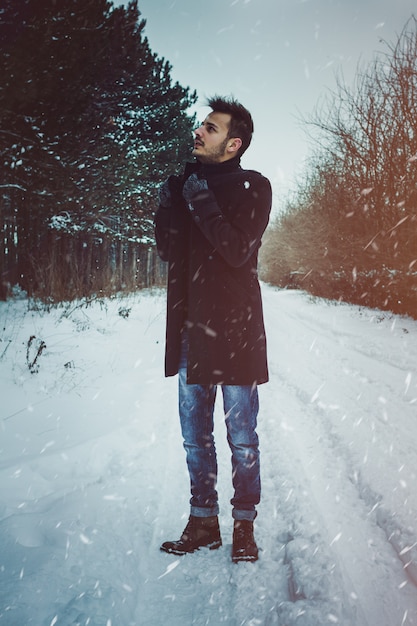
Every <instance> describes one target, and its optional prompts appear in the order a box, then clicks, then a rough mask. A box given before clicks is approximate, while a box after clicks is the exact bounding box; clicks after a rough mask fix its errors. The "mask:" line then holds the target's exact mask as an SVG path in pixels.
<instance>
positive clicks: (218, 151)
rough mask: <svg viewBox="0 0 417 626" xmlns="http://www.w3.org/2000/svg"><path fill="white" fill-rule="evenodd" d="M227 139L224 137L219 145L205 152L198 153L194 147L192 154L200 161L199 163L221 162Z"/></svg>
mask: <svg viewBox="0 0 417 626" xmlns="http://www.w3.org/2000/svg"><path fill="white" fill-rule="evenodd" d="M228 141H229V139H228V138H226V139H225V140H224V141H223V142H222V143H221V144H220V145H218V146H216V148H212V149H211V150H209V151H208V152H206V153H205V154H198V151H196V149H195V148H194V150H193V154H194V156H195V157H196V158H197V159H198V161H200V163H208V164H213V163H221V161H222V157H224V155H225V152H226V148H227V142H228Z"/></svg>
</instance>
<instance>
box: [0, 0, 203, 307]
mask: <svg viewBox="0 0 417 626" xmlns="http://www.w3.org/2000/svg"><path fill="white" fill-rule="evenodd" d="M145 24H146V22H145V20H143V19H141V15H140V11H139V9H138V5H137V2H135V1H134V2H130V3H129V4H128V5H127V6H126V7H125V6H119V7H117V8H115V7H114V6H113V5H112V3H110V2H107V1H106V0H71V1H68V2H56V1H55V0H19V2H16V1H15V0H2V2H1V5H0V169H1V178H0V232H1V237H2V246H1V249H0V272H1V278H2V279H1V282H0V297H3V298H4V297H6V296H7V293H8V290H9V289H10V287H12V286H14V285H17V284H18V285H19V286H20V288H21V289H24V290H25V291H26V292H27V293H29V294H31V295H37V296H39V297H42V298H48V299H49V300H52V301H55V300H60V299H69V298H73V297H80V296H84V295H91V294H92V293H98V294H100V293H109V292H112V291H117V290H119V289H123V288H125V289H134V288H136V287H138V286H141V285H148V284H151V283H152V282H155V281H158V280H163V274H164V267H163V266H162V265H161V264H160V263H159V262H158V259H157V257H156V255H155V252H154V245H153V225H152V220H153V213H154V210H155V201H156V193H155V190H156V188H157V187H158V186H159V184H160V182H161V180H163V179H164V178H165V177H166V175H167V172H168V171H170V170H171V171H172V169H173V168H176V167H177V166H178V165H179V164H180V163H182V162H183V161H184V159H185V158H186V157H187V154H188V150H189V145H190V137H191V133H192V129H193V127H194V121H195V120H194V117H193V116H190V114H189V113H188V111H189V109H190V106H191V105H192V104H194V103H195V101H196V94H195V92H192V91H190V89H189V88H188V87H186V88H184V87H182V86H181V85H179V84H178V83H174V82H173V81H172V79H171V66H170V64H169V62H168V61H166V60H165V59H163V58H159V57H158V56H157V55H156V54H155V53H153V52H152V50H151V48H150V45H149V42H148V40H147V38H146V37H145V34H144V28H145Z"/></svg>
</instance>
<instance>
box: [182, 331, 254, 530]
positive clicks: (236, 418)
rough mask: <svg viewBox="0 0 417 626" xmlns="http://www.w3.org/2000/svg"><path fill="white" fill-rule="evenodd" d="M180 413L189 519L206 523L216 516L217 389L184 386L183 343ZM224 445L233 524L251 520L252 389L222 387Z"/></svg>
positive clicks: (252, 465) (252, 492) (252, 471)
mask: <svg viewBox="0 0 417 626" xmlns="http://www.w3.org/2000/svg"><path fill="white" fill-rule="evenodd" d="M178 378H179V413H180V421H181V431H182V436H183V439H184V448H185V451H186V457H187V466H188V472H189V475H190V483H191V500H190V504H191V511H190V512H191V515H195V516H196V517H209V516H211V515H217V514H218V512H219V505H218V497H217V491H216V483H217V456H216V447H215V442H214V437H213V427H214V420H213V413H214V402H215V399H216V390H217V386H216V385H189V384H187V382H186V380H187V366H186V342H184V346H183V353H182V356H181V362H180V369H179V374H178ZM221 388H222V392H223V408H224V413H225V420H226V428H227V441H228V443H229V446H230V450H231V452H232V480H233V487H234V497H233V498H232V500H231V504H232V506H233V510H232V515H233V518H234V519H236V520H251V521H253V520H254V519H255V517H256V510H255V505H257V504H259V501H260V493H261V481H260V465H259V441H258V435H257V434H256V430H255V429H256V424H257V416H258V411H259V400H258V390H257V387H256V386H250V385H248V386H236V385H221Z"/></svg>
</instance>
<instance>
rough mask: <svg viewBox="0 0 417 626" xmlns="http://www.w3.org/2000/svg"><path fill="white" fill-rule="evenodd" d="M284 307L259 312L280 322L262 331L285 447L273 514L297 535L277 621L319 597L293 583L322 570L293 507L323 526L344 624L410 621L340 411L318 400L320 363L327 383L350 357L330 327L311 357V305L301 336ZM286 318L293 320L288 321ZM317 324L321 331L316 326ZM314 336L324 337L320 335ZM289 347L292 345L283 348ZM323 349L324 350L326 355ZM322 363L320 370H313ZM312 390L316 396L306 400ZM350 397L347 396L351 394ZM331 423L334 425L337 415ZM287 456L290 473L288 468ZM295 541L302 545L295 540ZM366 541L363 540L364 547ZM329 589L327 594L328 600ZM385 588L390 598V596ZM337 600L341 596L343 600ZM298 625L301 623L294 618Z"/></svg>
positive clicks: (405, 588)
mask: <svg viewBox="0 0 417 626" xmlns="http://www.w3.org/2000/svg"><path fill="white" fill-rule="evenodd" d="M275 305H277V301H275ZM283 309H284V310H283V311H281V310H280V309H279V308H278V306H275V311H273V310H271V309H268V308H267V309H266V310H267V311H268V316H269V317H270V318H271V320H272V318H273V317H274V313H275V315H276V319H280V325H279V326H277V324H276V322H275V325H274V327H273V328H271V330H270V332H269V333H268V330H267V334H268V337H269V352H270V354H271V352H272V354H273V356H272V358H270V361H271V374H272V375H271V383H270V385H271V387H269V389H268V391H267V392H266V393H271V395H273V396H274V399H273V400H272V402H271V401H269V403H268V404H269V405H270V406H278V407H280V409H279V415H280V420H281V429H282V436H283V440H284V441H285V448H282V447H280V448H279V452H278V453H277V451H276V456H277V468H278V469H277V476H279V475H280V473H281V475H282V476H283V477H284V478H282V479H281V480H282V481H283V484H285V486H286V488H287V489H288V495H287V497H286V498H285V497H283V498H281V502H279V503H278V504H277V509H278V511H280V512H281V515H283V516H284V517H285V516H286V517H287V520H288V524H289V525H291V523H292V524H293V534H294V536H295V537H296V539H295V542H294V541H291V542H290V543H289V544H288V547H289V549H287V564H288V567H289V577H290V587H291V591H292V597H293V599H294V600H296V602H295V603H294V607H293V609H294V611H293V613H291V611H290V615H289V616H288V614H287V616H286V617H285V618H284V619H286V620H288V623H292V621H291V619H294V620H295V618H296V616H297V615H299V614H297V611H299V612H300V611H301V612H302V611H306V607H305V606H303V604H301V605H300V602H301V603H303V602H304V604H305V602H306V600H305V598H304V596H306V595H307V596H308V600H309V602H307V607H308V609H309V611H310V613H311V611H312V610H313V608H312V607H313V606H314V605H315V604H317V597H320V593H319V590H318V589H316V590H315V591H314V589H312V588H311V585H310V589H309V587H308V585H307V589H309V590H308V591H307V592H306V590H305V589H304V587H303V584H304V583H303V582H300V578H301V579H304V581H306V580H308V581H309V582H311V580H320V571H322V566H320V565H318V569H316V570H315V569H314V568H315V565H314V559H313V558H310V557H309V553H311V552H312V551H313V552H314V551H316V553H317V550H318V546H317V545H316V538H317V536H320V535H316V534H315V532H312V531H311V529H309V528H308V526H309V524H306V522H305V520H303V519H302V518H301V517H300V515H301V514H300V511H299V508H300V509H301V510H302V509H304V510H309V509H310V508H312V513H311V520H310V524H311V525H313V526H315V527H317V526H320V524H321V525H322V529H323V530H322V537H325V538H326V539H325V543H326V544H327V547H330V548H331V551H330V555H331V556H329V558H330V564H332V563H336V564H338V563H339V564H340V568H341V573H342V578H344V579H345V585H344V587H345V589H347V590H350V592H349V593H350V594H351V597H350V598H348V602H346V597H345V598H344V602H345V609H346V611H347V613H349V611H350V613H351V617H350V619H351V622H349V623H352V624H355V626H356V625H358V624H360V625H362V624H368V623H369V626H373V624H374V623H378V625H381V626H382V625H386V626H392V624H395V623H398V624H401V623H407V624H410V625H411V624H414V623H417V621H416V620H417V618H416V617H415V615H417V607H416V604H415V601H414V598H413V597H412V596H413V592H412V589H411V587H410V585H409V580H407V575H406V574H405V573H404V571H403V567H402V563H400V562H399V561H398V559H397V558H396V557H395V555H394V553H393V551H392V549H391V545H390V544H389V543H388V542H387V538H386V533H385V532H381V528H380V527H381V517H378V513H377V514H375V512H374V511H373V510H372V509H374V508H375V502H374V501H373V499H372V497H371V495H370V494H371V493H372V492H371V490H370V489H369V487H368V486H367V485H366V484H364V482H363V478H362V482H361V481H359V480H358V479H356V480H355V476H356V477H357V476H358V475H359V474H358V472H357V466H358V463H357V461H356V463H355V459H353V458H352V445H351V443H352V442H350V441H349V440H343V439H342V437H341V436H338V435H337V434H336V431H335V429H334V428H332V424H334V415H335V414H337V413H338V411H339V409H340V406H337V405H334V404H331V403H330V404H329V403H327V404H324V403H323V402H321V401H320V395H321V394H320V389H321V388H322V387H321V388H320V385H322V383H321V382H320V376H322V377H323V376H325V375H326V374H328V373H329V368H328V367H327V368H326V367H325V362H326V361H327V362H328V361H331V362H332V363H333V367H332V370H331V371H332V372H334V373H335V375H334V376H332V379H333V380H332V382H334V381H337V372H338V364H339V363H340V362H341V361H343V360H344V359H346V357H347V356H348V358H349V359H350V358H351V352H349V351H346V350H343V349H342V348H341V346H340V337H339V338H338V339H337V340H335V338H334V337H332V331H331V329H329V336H326V335H325V334H324V339H323V337H320V351H319V350H317V351H312V350H311V349H309V346H310V347H311V345H312V343H313V341H315V340H316V336H317V333H316V328H315V322H316V320H315V319H314V307H313V308H312V319H311V320H307V322H306V320H303V323H304V326H305V328H309V329H310V330H309V332H304V333H303V332H301V333H300V332H299V329H300V325H299V316H298V315H297V311H296V310H291V309H290V308H286V307H285V303H284V307H283ZM304 311H305V309H304ZM289 313H292V314H293V317H292V318H291V317H290V316H289ZM319 326H320V327H322V324H320V325H319ZM271 327H272V324H271ZM295 331H296V332H295ZM320 332H321V334H323V333H322V330H320ZM289 341H290V342H291V343H290V350H289V348H288V342H289ZM323 345H325V350H324V349H323ZM283 346H284V352H285V351H287V354H284V359H282V352H283V350H282V347H283ZM271 348H272V350H271ZM290 351H291V354H290ZM320 352H321V353H322V354H324V356H323V357H320ZM289 354H290V364H289V365H290V366H289V367H286V365H288V363H287V362H286V360H285V357H286V356H288V355H289ZM280 357H281V358H280ZM323 359H324V360H323ZM321 361H323V363H321ZM348 362H349V361H348ZM362 363H363V361H362ZM321 364H322V366H323V369H322V370H320V365H321ZM369 364H372V359H370V360H369V362H368V363H367V364H366V365H365V373H366V372H367V367H368V366H369ZM352 369H357V361H356V360H355V359H354V358H353V366H352ZM314 386H316V390H317V389H318V390H319V391H317V392H316V393H314V394H312V390H313V388H314ZM272 388H274V390H273V391H271V390H272ZM351 391H354V390H352V389H351ZM348 405H350V406H351V405H352V402H351V398H349V401H348ZM330 416H331V417H332V418H333V422H332V420H331V419H330ZM337 418H338V419H340V417H339V415H337ZM274 428H275V426H274V427H273V428H271V432H270V434H271V436H272V435H273V429H274ZM279 445H280V444H279V443H278V446H279ZM289 450H290V451H291V453H290V454H289V453H288V451H289ZM281 456H282V458H284V459H286V462H284V463H282V461H281ZM291 456H292V457H293V462H292V466H293V467H291ZM295 467H296V469H295ZM300 468H302V474H303V475H304V477H305V484H304V485H302V484H300V483H298V484H297V480H296V476H297V474H298V472H299V471H300ZM292 473H293V474H294V475H292ZM309 498H311V501H309ZM291 500H296V501H298V504H295V505H293V506H292V505H290V504H289V503H290V501H291ZM283 501H284V502H283ZM381 510H383V509H381ZM314 519H316V520H321V522H318V521H316V522H315V523H314V522H313V520H314ZM391 519H392V518H391ZM352 520H354V524H353V528H349V526H350V525H352ZM384 530H386V529H385V528H384ZM300 535H301V537H302V541H301V543H300V542H299V541H298V538H299V537H300ZM326 535H327V537H326ZM311 537H313V538H314V539H313V540H312V544H313V546H311V545H310V543H311V541H310V543H309V541H306V538H307V539H310V540H311ZM365 537H367V538H368V541H365V542H364V538H365ZM391 540H392V539H391ZM320 541H321V540H320ZM320 541H319V545H320V546H321V548H322V547H323V541H321V543H320ZM303 542H304V543H303ZM405 543H406V545H405V546H403V544H401V545H402V546H403V547H402V550H404V555H406V554H408V553H409V552H410V550H408V549H407V548H409V547H410V546H411V547H412V543H411V544H410V542H409V541H408V538H406V539H405ZM400 547H401V546H400ZM321 548H320V549H321ZM364 555H366V557H364ZM303 572H304V573H303ZM365 572H366V574H365ZM328 580H329V578H328ZM336 586H337V585H336ZM330 587H331V586H330ZM330 587H329V590H328V591H329V593H328V596H331V595H332V594H333V591H331V590H330ZM398 587H400V588H402V590H401V593H402V594H403V598H402V601H400V602H399V603H398V602H397V600H398V595H399V591H398ZM391 590H392V593H390V592H391ZM322 591H323V590H322ZM339 591H340V590H339ZM401 593H400V595H401ZM340 595H341V596H343V594H340ZM321 597H322V596H321ZM362 598H365V600H362ZM322 599H323V598H322ZM403 606H409V607H410V609H409V610H408V611H407V609H406V610H405V611H404V609H403ZM355 607H356V611H357V615H356V616H355ZM381 607H383V608H382V609H381ZM307 614H308V611H307ZM305 615H306V614H305V613H304V615H303V619H305V620H306V621H305V623H306V624H308V625H309V626H310V625H311V624H312V623H313V621H312V620H314V618H313V617H312V615H310V616H309V617H305ZM281 616H282V610H281ZM376 616H378V617H376ZM297 619H300V616H299V617H297ZM319 619H320V611H319V613H318V620H319ZM329 619H330V620H332V619H337V620H339V616H338V614H337V613H336V614H334V615H333V616H332V617H331V614H330V613H329ZM348 619H349V617H348V616H346V615H345V616H344V617H343V619H342V620H341V623H343V624H345V623H348V622H347V621H346V620H348ZM309 620H310V621H309ZM404 620H405V621H404ZM294 623H295V622H294ZM298 623H299V622H298V621H297V624H298Z"/></svg>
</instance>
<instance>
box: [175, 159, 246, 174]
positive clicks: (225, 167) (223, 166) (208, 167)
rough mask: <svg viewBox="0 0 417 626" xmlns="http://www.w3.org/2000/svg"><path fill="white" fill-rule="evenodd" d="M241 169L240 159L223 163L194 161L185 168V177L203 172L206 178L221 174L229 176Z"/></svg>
mask: <svg viewBox="0 0 417 626" xmlns="http://www.w3.org/2000/svg"><path fill="white" fill-rule="evenodd" d="M238 169H240V157H235V158H234V159H229V160H228V161H223V162H222V163H200V162H199V161H197V160H196V161H193V162H192V163H187V164H186V166H185V175H186V177H188V176H189V175H190V174H192V172H201V174H202V176H203V177H204V178H210V177H211V176H217V175H219V174H228V173H229V172H235V171H236V170H238Z"/></svg>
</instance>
